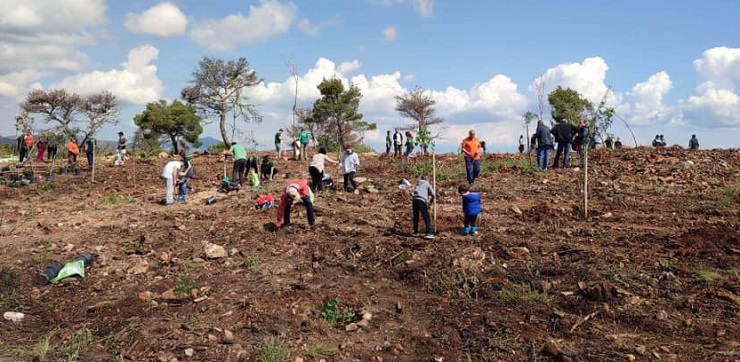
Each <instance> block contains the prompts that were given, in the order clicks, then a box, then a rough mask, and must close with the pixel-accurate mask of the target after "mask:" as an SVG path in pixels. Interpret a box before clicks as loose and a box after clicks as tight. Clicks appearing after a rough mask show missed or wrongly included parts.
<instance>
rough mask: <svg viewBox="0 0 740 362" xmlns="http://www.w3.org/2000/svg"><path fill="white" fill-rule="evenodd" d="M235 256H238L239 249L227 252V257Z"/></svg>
mask: <svg viewBox="0 0 740 362" xmlns="http://www.w3.org/2000/svg"><path fill="white" fill-rule="evenodd" d="M236 254H239V249H237V248H231V250H229V255H231V256H234V255H236Z"/></svg>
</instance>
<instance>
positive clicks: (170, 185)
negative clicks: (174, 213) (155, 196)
mask: <svg viewBox="0 0 740 362" xmlns="http://www.w3.org/2000/svg"><path fill="white" fill-rule="evenodd" d="M162 180H163V181H164V187H165V198H164V202H165V203H166V204H167V205H170V204H174V203H175V180H173V179H172V178H169V177H162Z"/></svg>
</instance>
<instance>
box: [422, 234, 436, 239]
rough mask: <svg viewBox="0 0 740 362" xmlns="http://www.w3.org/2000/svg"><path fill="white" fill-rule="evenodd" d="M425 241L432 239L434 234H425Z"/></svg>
mask: <svg viewBox="0 0 740 362" xmlns="http://www.w3.org/2000/svg"><path fill="white" fill-rule="evenodd" d="M424 238H425V239H434V234H427V236H425V237H424Z"/></svg>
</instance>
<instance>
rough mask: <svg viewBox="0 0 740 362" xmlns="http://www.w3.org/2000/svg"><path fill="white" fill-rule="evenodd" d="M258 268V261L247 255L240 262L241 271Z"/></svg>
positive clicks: (254, 257)
mask: <svg viewBox="0 0 740 362" xmlns="http://www.w3.org/2000/svg"><path fill="white" fill-rule="evenodd" d="M258 266H260V260H259V259H257V257H256V256H254V255H247V257H246V258H244V261H242V268H243V269H248V270H251V269H255V268H257V267H258Z"/></svg>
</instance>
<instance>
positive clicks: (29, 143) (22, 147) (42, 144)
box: [17, 130, 127, 168]
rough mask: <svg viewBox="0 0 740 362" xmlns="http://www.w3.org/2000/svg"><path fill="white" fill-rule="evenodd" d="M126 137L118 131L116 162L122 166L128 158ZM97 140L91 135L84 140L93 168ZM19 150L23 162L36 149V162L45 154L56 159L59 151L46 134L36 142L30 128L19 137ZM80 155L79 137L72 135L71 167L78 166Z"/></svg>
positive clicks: (69, 146)
mask: <svg viewBox="0 0 740 362" xmlns="http://www.w3.org/2000/svg"><path fill="white" fill-rule="evenodd" d="M126 145H127V141H126V137H124V134H123V132H118V143H117V145H116V154H115V161H114V164H115V165H116V166H121V165H123V164H124V160H125V159H126ZM96 146H97V141H96V140H95V138H93V137H91V136H89V137H87V139H86V140H85V141H84V145H83V146H82V150H83V151H85V156H86V158H87V165H88V167H90V168H92V166H93V163H94V157H95V149H96ZM17 147H18V151H19V158H18V163H19V164H23V163H24V161H28V160H30V159H31V158H32V157H33V156H32V154H31V152H32V151H33V149H34V148H35V149H36V158H35V159H36V162H44V154H46V160H54V159H56V155H57V152H58V146H57V145H56V144H55V143H54V142H50V141H49V140H48V139H47V138H46V135H45V134H42V135H41V136H39V139H38V141H36V142H34V137H33V131H31V130H28V131H26V132H25V133H24V134H23V135H21V136H20V137H18V145H17ZM79 155H80V146H79V145H78V144H77V138H75V137H71V138H70V139H69V143H67V162H68V164H69V165H70V166H71V167H76V166H77V157H78V156H79Z"/></svg>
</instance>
